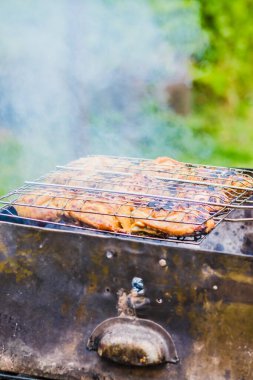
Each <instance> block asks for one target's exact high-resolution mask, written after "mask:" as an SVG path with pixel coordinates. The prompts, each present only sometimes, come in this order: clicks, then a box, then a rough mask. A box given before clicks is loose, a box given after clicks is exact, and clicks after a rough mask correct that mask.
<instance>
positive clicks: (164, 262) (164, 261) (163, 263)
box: [159, 259, 167, 267]
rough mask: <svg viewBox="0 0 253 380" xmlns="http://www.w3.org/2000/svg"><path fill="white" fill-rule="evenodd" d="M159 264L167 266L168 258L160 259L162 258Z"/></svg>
mask: <svg viewBox="0 0 253 380" xmlns="http://www.w3.org/2000/svg"><path fill="white" fill-rule="evenodd" d="M159 265H160V266H161V267H166V265H167V262H166V260H164V259H160V260H159Z"/></svg>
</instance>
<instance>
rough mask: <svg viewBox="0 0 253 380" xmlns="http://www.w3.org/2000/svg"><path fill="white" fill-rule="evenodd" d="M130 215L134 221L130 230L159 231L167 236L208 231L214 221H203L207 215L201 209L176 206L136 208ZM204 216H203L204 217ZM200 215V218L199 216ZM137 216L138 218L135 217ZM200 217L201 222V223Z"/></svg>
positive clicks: (188, 234)
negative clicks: (170, 207)
mask: <svg viewBox="0 0 253 380" xmlns="http://www.w3.org/2000/svg"><path fill="white" fill-rule="evenodd" d="M132 216H133V217H134V218H135V223H134V224H133V225H132V229H131V231H132V232H145V231H146V230H148V231H152V230H153V231H161V232H163V233H165V234H167V235H169V236H177V237H180V236H192V235H194V234H196V233H197V232H201V233H208V232H209V231H211V230H212V229H213V228H214V226H215V223H214V221H213V219H209V220H207V221H204V219H205V218H206V219H207V218H208V217H209V215H208V213H207V212H205V211H204V210H202V213H201V212H200V211H198V210H195V211H191V209H187V208H185V209H184V208H183V207H181V209H180V206H179V207H177V211H169V212H168V211H167V210H164V209H161V210H158V211H157V210H154V209H148V208H139V209H136V210H135V211H134V212H133V213H132ZM204 216H205V218H204ZM201 217H202V218H201ZM137 218H138V219H137ZM201 219H202V223H201Z"/></svg>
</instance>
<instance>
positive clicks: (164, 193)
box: [0, 156, 253, 244]
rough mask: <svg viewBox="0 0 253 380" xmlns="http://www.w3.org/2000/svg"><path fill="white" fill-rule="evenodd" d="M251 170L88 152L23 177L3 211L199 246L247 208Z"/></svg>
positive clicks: (3, 200) (0, 205)
mask: <svg viewBox="0 0 253 380" xmlns="http://www.w3.org/2000/svg"><path fill="white" fill-rule="evenodd" d="M251 174H252V173H251V171H250V170H241V169H234V168H225V167H214V166H207V165H195V164H189V163H187V164H183V163H179V162H177V161H174V160H172V159H169V158H162V159H158V160H144V159H136V158H124V157H123V158H118V157H110V156H88V157H86V158H83V159H80V160H77V161H74V162H72V163H70V164H68V165H66V166H58V167H57V168H56V170H54V171H52V172H50V173H48V174H47V175H45V176H42V177H40V178H39V179H37V180H35V181H33V182H31V181H30V182H26V183H25V185H24V186H22V187H21V188H19V189H16V190H14V191H13V192H11V193H9V194H7V195H6V196H3V197H2V198H0V208H2V210H15V212H14V213H12V212H9V214H10V215H12V216H13V217H15V218H16V217H17V214H18V215H19V216H21V217H23V218H24V219H28V220H34V221H40V222H42V223H43V222H50V223H51V224H55V225H56V226H59V225H64V226H74V227H75V228H78V229H79V230H80V229H93V228H95V229H96V230H103V231H107V232H109V233H120V234H123V235H129V234H131V235H138V236H139V235H144V236H146V237H147V238H148V239H152V238H155V239H156V238H158V239H166V240H173V241H175V240H179V241H180V240H182V239H183V240H184V242H190V243H196V244H199V243H200V242H201V241H202V240H203V239H204V238H205V236H206V234H207V233H208V232H209V231H210V230H212V229H213V228H214V227H215V226H216V225H218V224H219V223H220V222H221V221H222V220H223V219H224V218H226V217H227V216H228V214H229V213H230V212H231V211H232V210H234V209H236V208H245V207H246V206H245V205H244V204H245V202H246V201H247V200H248V199H249V197H250V196H251V195H252V192H253V178H252V176H251ZM247 208H253V206H247ZM16 213H17V214H16Z"/></svg>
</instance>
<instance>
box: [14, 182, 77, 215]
mask: <svg viewBox="0 0 253 380" xmlns="http://www.w3.org/2000/svg"><path fill="white" fill-rule="evenodd" d="M71 196H72V194H67V193H65V192H64V191H61V192H60V193H57V192H55V191H49V190H45V189H35V190H34V191H31V192H29V193H27V194H24V195H22V196H21V197H19V198H18V199H17V200H16V201H15V204H14V205H15V208H16V211H17V213H18V215H20V216H22V217H23V218H30V219H36V220H47V221H54V222H57V221H59V220H60V219H61V218H62V216H63V214H64V212H63V211H62V209H64V207H65V204H66V197H71Z"/></svg>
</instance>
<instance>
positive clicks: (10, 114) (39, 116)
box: [0, 0, 207, 178]
mask: <svg viewBox="0 0 253 380" xmlns="http://www.w3.org/2000/svg"><path fill="white" fill-rule="evenodd" d="M150 3H151V2H149V1H147V0H138V1H136V0H121V1H120V0H114V1H112V0H104V1H103V0H54V1H50V0H25V1H24V0H2V1H1V3H0V128H1V127H2V128H3V127H4V128H5V129H9V130H11V131H12V136H13V139H15V140H16V141H17V142H18V144H19V145H20V147H21V150H22V154H20V157H19V168H18V170H19V174H20V175H21V177H22V178H31V177H33V176H36V175H39V174H41V173H42V172H44V171H47V170H50V169H51V168H53V167H54V165H56V164H64V163H66V162H67V161H69V160H71V159H74V158H78V157H80V156H83V155H86V154H113V155H130V156H145V157H153V156H155V155H159V154H167V155H173V156H174V157H179V156H180V154H181V153H182V152H184V151H185V150H188V151H189V152H190V153H193V154H194V152H195V151H198V154H201V153H200V152H201V148H200V143H199V142H198V141H195V140H194V139H193V136H192V135H191V132H190V130H189V129H188V128H187V126H185V125H184V122H183V120H182V118H179V117H177V116H175V114H174V113H173V112H172V111H169V110H168V106H167V95H166V91H165V89H166V88H167V87H168V86H169V85H174V84H177V83H184V84H185V85H186V86H190V84H191V79H190V75H189V72H188V71H189V69H188V66H189V61H190V58H191V55H192V54H193V53H195V52H196V51H198V50H200V49H202V48H203V42H204V41H205V38H204V37H203V34H202V32H201V29H200V27H199V22H198V9H197V7H196V4H195V3H194V2H192V3H188V5H185V3H184V1H183V0H171V1H167V0H164V1H162V0H159V4H160V6H162V7H164V12H162V13H161V12H160V13H159V12H154V10H153V9H152V8H151V6H150ZM163 24H164V25H165V26H166V27H165V26H163ZM189 141H191V143H190V144H189ZM204 151H205V152H206V151H207V150H206V147H205V149H204V150H203V149H202V152H203V154H204Z"/></svg>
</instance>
